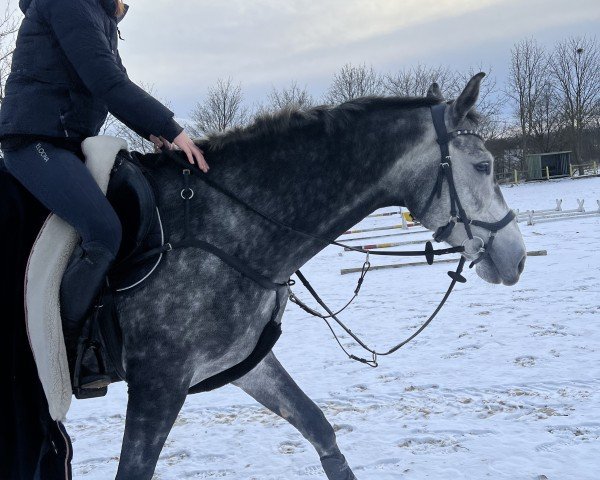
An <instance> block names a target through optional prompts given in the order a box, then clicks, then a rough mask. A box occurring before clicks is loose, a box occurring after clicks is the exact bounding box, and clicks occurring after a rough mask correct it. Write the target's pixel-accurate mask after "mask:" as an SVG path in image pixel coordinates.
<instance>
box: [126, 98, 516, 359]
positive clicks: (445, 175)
mask: <svg viewBox="0 0 600 480" xmlns="http://www.w3.org/2000/svg"><path fill="white" fill-rule="evenodd" d="M445 110H446V104H444V103H442V104H439V105H434V106H432V107H431V115H432V120H433V124H434V127H435V130H436V134H437V142H438V144H439V146H440V153H441V161H440V167H439V171H438V177H437V179H436V183H435V186H434V189H433V191H432V192H431V194H430V196H429V198H428V200H427V202H426V204H425V207H424V208H423V210H422V212H421V215H425V214H426V213H427V211H428V210H429V208H430V207H431V205H432V203H433V201H434V198H436V197H437V198H440V197H441V194H442V186H443V182H444V180H446V181H447V182H448V187H449V193H450V220H449V222H448V224H446V225H445V226H442V227H440V228H438V229H437V231H436V232H435V234H434V237H433V238H434V240H435V241H436V242H441V241H443V240H445V239H446V238H448V237H449V236H450V234H451V233H452V230H453V228H454V226H455V225H456V223H458V222H461V223H463V224H464V226H465V230H466V232H467V236H468V238H469V240H470V241H473V240H474V239H475V238H477V239H478V241H479V242H480V243H481V245H480V246H479V247H478V248H477V251H476V252H474V253H476V254H477V257H476V258H475V260H473V261H472V263H471V265H470V267H473V266H474V265H475V264H476V263H478V262H479V261H481V260H482V259H483V258H484V256H485V255H488V252H487V250H489V248H490V247H491V245H492V242H493V240H494V237H495V234H496V233H497V232H498V231H499V230H500V229H502V228H504V227H505V226H507V225H508V224H509V223H510V222H511V221H512V220H513V219H514V218H515V214H514V212H512V211H509V212H508V213H507V214H506V216H505V217H504V218H503V219H502V220H500V221H498V222H494V223H489V222H483V221H479V220H472V219H470V218H469V217H468V216H467V214H466V212H465V210H464V209H463V207H462V204H461V202H460V199H459V197H458V193H457V191H456V187H455V185H454V178H453V175H452V163H451V157H450V153H449V142H450V141H451V140H452V139H453V138H456V137H457V136H459V135H474V136H477V137H479V138H481V136H480V135H479V134H478V133H477V132H476V131H474V130H456V131H452V132H448V131H447V129H446V125H445V121H444V116H445ZM163 154H164V155H166V156H167V157H170V158H171V159H173V160H174V161H176V162H177V163H180V164H183V163H184V160H183V159H182V158H181V157H180V156H178V155H176V154H175V153H174V152H171V151H165V152H163ZM191 173H192V171H191V170H190V169H189V168H185V169H184V170H183V176H184V188H183V189H182V190H181V198H182V199H183V200H184V202H185V210H184V213H185V226H184V239H183V240H182V241H180V242H176V243H169V242H167V243H165V244H164V245H163V246H162V247H159V248H155V249H152V250H150V251H148V252H145V253H143V254H141V255H139V256H138V257H137V258H135V259H133V260H132V262H131V263H139V262H141V261H143V260H146V259H148V258H150V257H152V256H154V255H158V254H160V253H166V252H169V251H171V250H174V249H178V248H189V247H194V248H200V249H202V250H205V251H208V252H209V253H211V254H213V255H215V256H217V257H219V258H220V259H221V260H223V261H224V262H225V263H227V264H228V265H229V266H231V267H232V268H234V269H236V270H238V271H239V272H240V273H242V274H243V275H245V276H246V277H248V278H250V279H251V280H253V281H254V282H256V283H257V284H259V285H260V286H262V287H263V288H265V289H268V290H274V291H276V292H279V291H280V290H281V289H282V288H284V287H285V288H287V293H288V298H289V300H290V301H291V302H292V303H295V304H296V305H298V306H299V307H300V308H302V309H303V310H304V311H305V312H307V313H309V314H310V315H312V316H315V317H318V318H321V319H322V320H324V321H325V323H326V324H327V326H328V327H329V329H330V330H331V332H332V334H333V336H334V338H335V340H336V342H337V343H338V345H339V347H340V348H341V349H342V351H343V352H344V353H345V354H346V355H347V356H348V358H350V359H351V360H356V361H358V362H361V363H364V364H366V365H369V366H371V367H377V366H378V363H377V359H378V357H380V356H386V355H391V354H392V353H394V352H396V351H397V350H399V349H400V348H402V347H403V346H404V345H406V344H407V343H409V342H410V341H411V340H413V339H414V338H415V337H416V336H417V335H419V334H420V333H421V332H422V331H423V330H424V329H425V328H426V327H427V326H428V325H429V324H430V323H431V321H432V320H433V319H434V318H435V317H436V316H437V314H438V313H439V311H440V310H441V309H442V307H443V306H444V304H445V303H446V300H447V299H448V297H449V296H450V294H451V293H452V290H453V289H454V286H455V285H456V283H457V282H458V283H465V282H466V281H467V280H466V279H465V277H464V276H463V275H462V271H463V268H464V265H465V262H466V258H465V254H469V255H470V254H471V252H465V246H464V245H462V246H458V247H450V248H443V249H434V248H433V245H432V243H431V242H430V241H428V242H427V243H426V244H425V248H424V250H407V251H385V252H377V251H370V250H365V249H364V248H361V247H355V246H350V245H346V244H344V243H342V242H338V241H337V240H336V239H332V238H326V237H321V236H319V235H315V234H313V233H310V232H305V231H303V230H299V229H297V228H294V227H292V226H290V225H288V224H286V223H284V222H282V221H280V220H277V219H275V218H273V217H271V216H270V215H268V214H267V213H265V212H263V211H262V210H260V209H259V208H257V207H254V206H252V205H250V204H248V203H247V202H246V201H245V200H243V199H241V198H240V197H238V196H237V195H236V194H235V193H233V192H231V191H230V190H228V189H227V188H225V187H223V186H222V185H220V184H218V183H216V182H214V181H213V180H211V179H210V178H208V176H207V175H206V174H201V173H200V172H199V171H195V170H194V171H193V173H194V175H196V176H197V178H199V179H200V180H202V181H203V182H204V183H206V184H207V185H208V186H210V187H211V188H213V189H214V190H216V191H218V192H220V193H221V194H223V195H224V196H226V197H228V198H230V199H232V200H234V201H235V202H236V203H238V204H240V205H241V206H243V207H244V208H246V209H247V210H249V211H251V212H252V213H254V214H255V215H257V216H259V217H261V218H263V219H264V220H266V221H268V222H269V223H271V224H274V225H276V226H278V227H280V228H282V229H285V230H288V231H290V232H294V233H295V234H298V235H301V236H304V237H306V238H310V239H312V240H316V241H319V242H322V243H325V244H328V245H336V246H338V247H342V248H345V249H346V250H350V251H354V252H359V253H364V254H366V260H365V262H364V264H363V268H362V272H361V275H360V278H359V279H358V282H357V286H356V288H355V290H354V296H353V297H352V298H351V299H350V301H349V302H348V303H346V305H345V306H344V307H343V308H341V309H340V310H338V311H337V312H333V311H332V310H331V309H330V308H329V307H328V306H327V304H326V303H325V302H324V301H323V300H322V299H321V297H320V296H319V295H318V293H317V292H316V291H315V289H314V288H313V287H312V285H311V284H310V282H309V281H308V280H307V279H306V277H305V276H304V275H303V274H302V272H301V271H300V270H297V271H296V272H295V274H296V276H297V277H298V279H299V280H300V281H301V282H302V284H303V285H304V287H305V288H306V289H307V290H308V292H309V293H310V294H311V296H312V297H313V298H314V299H315V300H316V301H317V303H318V304H319V305H320V306H321V307H322V308H323V309H324V310H325V311H326V312H327V315H324V314H322V313H320V312H318V311H316V310H314V309H312V308H311V307H309V306H308V305H306V303H304V302H303V301H302V300H300V299H299V298H298V297H297V296H296V295H295V294H294V292H293V291H292V289H291V287H292V286H293V285H295V281H294V280H292V279H288V281H286V282H284V283H275V282H273V281H272V280H270V279H268V278H267V277H265V276H264V275H262V274H260V273H258V272H255V271H254V270H252V269H250V268H249V267H248V266H246V265H245V264H244V263H243V262H242V261H241V260H239V259H237V258H236V257H233V256H231V255H229V254H228V253H226V252H224V251H223V250H221V249H219V248H218V247H216V246H214V245H211V244H209V243H207V242H204V241H202V240H198V239H191V238H189V237H188V234H189V200H191V198H192V197H193V196H194V191H193V189H192V188H191V187H190V186H189V176H190V174H191ZM471 225H474V226H478V227H481V228H484V229H486V230H488V231H489V232H490V236H489V239H488V242H487V244H486V243H485V242H484V241H483V240H482V239H481V238H479V237H474V236H473V234H472V231H471ZM451 253H463V255H462V256H461V258H460V259H459V261H458V265H457V267H456V270H455V271H449V272H448V275H449V276H450V278H451V282H450V285H449V286H448V289H447V290H446V293H445V294H444V296H443V298H442V300H441V301H440V303H439V304H438V306H437V308H436V309H435V310H434V311H433V313H432V314H431V315H430V316H429V318H428V319H427V320H426V321H425V322H424V323H423V324H422V325H421V326H420V327H419V328H418V329H417V330H416V331H415V332H414V333H413V334H412V335H411V336H409V337H408V338H406V339H405V340H403V341H402V342H400V343H398V344H397V345H396V346H394V347H392V348H390V349H389V350H387V351H384V352H378V351H376V350H375V349H372V348H370V347H369V346H368V345H367V344H366V343H364V342H363V341H362V340H361V339H360V338H359V337H358V336H357V335H356V334H354V333H353V332H352V330H351V329H350V328H348V327H347V326H346V325H345V324H344V323H343V322H342V321H341V320H340V319H339V318H338V314H339V313H341V312H342V311H344V310H345V309H346V308H347V307H348V306H349V305H350V304H351V303H352V302H353V301H354V300H355V299H356V297H357V296H358V294H359V292H360V289H361V287H362V284H363V281H364V279H365V277H366V274H367V273H368V271H369V269H370V267H371V263H370V261H369V256H370V255H381V256H395V257H409V256H424V257H425V259H426V261H427V263H428V264H429V265H431V264H432V263H433V261H434V258H435V256H438V255H447V254H451ZM279 310H280V301H279V294H278V295H277V305H276V307H275V312H274V315H273V316H272V319H273V318H274V316H275V315H276V314H277V313H278V312H279ZM329 319H332V320H334V321H335V322H336V323H337V324H338V325H339V327H340V328H342V330H344V331H345V332H346V333H347V334H348V335H350V337H352V339H354V340H355V341H356V342H357V343H358V345H360V347H361V348H363V349H364V350H365V351H367V352H368V353H370V354H371V357H372V358H371V359H365V358H362V357H358V356H356V355H353V354H351V353H349V352H348V351H347V350H346V348H344V346H343V345H342V343H341V342H340V339H339V338H338V335H337V334H336V332H335V331H334V329H333V327H332V326H331V324H330V322H329Z"/></svg>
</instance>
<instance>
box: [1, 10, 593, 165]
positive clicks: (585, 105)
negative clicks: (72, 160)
mask: <svg viewBox="0 0 600 480" xmlns="http://www.w3.org/2000/svg"><path fill="white" fill-rule="evenodd" d="M18 18H20V17H19V16H18V15H17V12H16V9H14V8H11V3H10V2H8V3H7V5H6V7H5V10H4V11H2V12H0V102H1V101H2V98H3V96H4V85H5V81H6V77H7V75H8V72H9V70H10V60H11V54H12V49H13V48H14V38H15V33H16V30H17V27H18ZM479 70H482V66H481V65H478V66H477V68H471V69H469V71H466V72H465V71H463V72H458V71H456V70H454V69H452V68H450V67H448V66H441V65H435V66H430V65H423V64H417V65H414V66H407V67H404V68H401V69H399V70H397V71H394V72H385V73H384V72H378V71H376V70H375V69H374V68H373V66H370V65H367V64H359V65H355V64H352V63H347V64H345V65H343V66H342V67H341V68H340V69H339V70H338V71H336V72H335V73H334V74H333V76H332V78H331V81H330V84H329V86H328V88H327V90H326V91H325V92H324V93H323V95H322V96H321V97H315V96H314V95H313V94H312V93H311V92H310V90H309V88H308V86H306V85H300V84H299V83H298V82H297V81H291V82H290V83H289V84H288V86H286V87H283V88H275V87H272V88H271V90H270V91H268V92H265V97H264V101H263V102H261V103H260V104H255V105H249V104H248V102H247V101H246V98H245V95H244V91H243V88H242V84H241V82H240V81H238V80H234V79H231V78H221V79H217V81H216V82H215V83H214V85H212V86H211V87H209V88H208V89H207V91H206V93H205V95H204V98H203V99H202V100H201V101H199V102H198V103H197V104H196V105H195V106H194V108H193V109H192V111H190V112H189V114H188V115H189V121H188V122H187V125H186V128H187V129H188V130H189V132H190V133H191V134H192V135H194V136H197V137H200V136H204V135H209V134H211V133H215V132H223V131H225V130H227V129H230V128H235V127H241V126H244V125H246V124H248V123H249V122H251V121H252V120H253V119H254V118H255V117H256V116H257V115H263V114H265V113H272V112H275V111H277V110H281V109H308V108H311V107H313V106H315V105H318V104H325V105H336V104H340V103H343V102H345V101H348V100H352V99H355V98H359V97H364V96H382V95H390V96H424V95H425V94H426V92H427V89H428V88H429V86H430V85H431V84H432V83H433V82H437V83H438V84H439V85H440V87H441V89H442V92H444V94H445V96H446V98H448V99H451V98H455V97H456V96H457V95H458V94H459V93H460V91H461V90H462V88H463V87H464V85H465V84H466V82H467V80H468V79H469V78H470V77H471V76H472V74H474V73H476V72H477V71H479ZM483 70H484V71H487V73H488V77H487V78H486V80H485V82H484V83H483V85H482V91H481V95H480V99H479V104H478V106H477V109H478V112H479V113H480V114H481V118H482V120H481V125H480V129H481V130H482V132H483V133H484V136H485V138H486V140H487V146H488V148H489V149H490V151H491V152H492V153H493V155H494V157H495V158H496V170H497V172H505V171H512V170H513V169H518V170H524V169H525V158H526V156H527V155H528V154H530V153H546V152H552V151H571V152H572V162H573V163H575V164H583V163H588V162H592V161H598V160H599V159H600V44H599V42H598V40H597V38H596V37H590V36H579V37H577V36H574V37H568V38H565V39H563V40H560V41H558V42H556V44H555V45H554V46H553V48H551V49H548V48H546V47H544V46H543V45H541V44H540V43H539V42H537V41H536V40H535V39H534V38H527V39H523V40H521V41H519V42H517V43H515V44H514V45H513V47H512V48H511V51H510V65H509V68H508V75H507V77H506V78H505V79H504V81H502V82H501V83H499V82H498V81H497V79H496V78H495V77H494V75H493V74H492V75H489V73H490V71H491V70H492V69H491V68H490V67H488V68H483ZM142 86H143V87H144V88H145V89H146V90H148V91H150V93H152V90H153V88H152V86H151V85H147V84H142ZM163 101H164V100H163ZM164 103H166V104H167V105H168V104H169V102H168V101H164ZM102 133H105V134H113V135H117V136H120V137H124V138H125V139H126V140H127V141H128V142H129V144H130V147H131V148H132V149H136V150H139V151H144V152H147V151H150V150H152V148H153V146H152V144H151V143H150V142H148V141H146V140H144V139H142V138H140V137H138V136H137V135H136V134H135V133H133V132H132V131H130V130H129V129H128V128H127V127H125V126H124V125H123V124H121V123H120V122H119V121H118V120H116V119H115V118H114V117H111V116H109V118H108V119H107V122H106V124H105V125H104V127H103V130H102Z"/></svg>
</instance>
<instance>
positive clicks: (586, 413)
mask: <svg viewBox="0 0 600 480" xmlns="http://www.w3.org/2000/svg"><path fill="white" fill-rule="evenodd" d="M503 192H504V195H505V197H506V200H507V202H508V204H509V205H510V206H511V207H512V208H518V209H520V210H527V209H532V208H533V209H546V208H553V207H554V205H555V202H554V199H555V198H562V199H563V200H564V202H563V209H571V208H576V206H577V205H576V198H584V199H585V200H586V207H587V209H588V210H593V209H595V208H597V205H596V199H600V178H592V179H584V180H576V181H574V180H569V179H566V180H561V181H551V182H545V183H534V184H528V185H520V186H515V187H506V188H503ZM397 218H398V217H387V218H385V217H384V218H381V219H372V218H371V219H366V220H365V221H364V222H363V223H362V224H361V225H367V226H371V225H388V224H392V223H396V222H397ZM521 230H522V232H523V235H524V237H525V242H526V245H527V248H528V250H541V249H546V250H548V256H546V257H532V258H529V259H528V261H527V265H526V268H525V272H524V275H523V277H522V279H521V281H520V282H519V283H518V284H517V285H515V286H514V287H503V286H495V285H488V284H486V283H484V282H483V281H482V280H481V279H479V278H478V277H477V276H476V274H475V273H474V272H473V271H468V272H467V278H468V280H469V281H468V283H467V284H466V285H459V286H458V287H457V289H456V291H455V293H454V294H453V295H452V296H451V298H450V300H449V302H448V304H447V305H446V307H445V308H444V309H443V310H442V312H441V314H440V315H439V316H438V318H436V320H435V321H434V322H433V323H432V325H431V326H430V327H429V328H428V329H427V330H425V332H424V333H423V334H422V335H421V336H419V337H418V338H417V339H416V340H415V341H414V342H412V343H411V344H410V345H408V346H406V347H405V348H404V349H402V350H400V351H399V352H398V353H397V354H395V355H394V356H392V357H387V358H382V359H381V366H380V367H379V368H377V369H371V368H369V367H366V366H363V365H361V364H357V363H355V362H351V361H349V360H347V359H346V358H345V356H344V355H343V354H342V353H341V351H339V350H338V348H337V346H336V345H335V343H334V341H333V340H332V338H331V335H330V333H329V332H328V330H327V329H326V327H325V326H324V324H322V323H320V321H318V320H316V319H312V318H309V317H308V316H307V315H306V314H305V313H304V312H302V311H300V310H299V309H298V308H296V307H295V306H294V305H290V306H288V310H287V312H286V315H285V316H284V323H283V329H284V334H283V336H282V338H281V340H280V341H279V343H278V344H277V346H276V348H275V351H276V354H277V355H278V357H279V358H280V360H281V361H282V363H283V364H284V365H285V366H286V368H287V369H288V371H289V372H290V373H291V374H292V376H293V377H294V378H295V379H296V381H297V382H298V383H299V384H300V386H301V387H302V388H303V389H304V391H305V392H307V394H308V395H309V396H310V397H311V398H312V399H313V400H315V401H316V402H317V403H318V404H319V405H320V407H321V408H322V409H323V411H324V412H325V415H326V416H327V418H328V419H329V420H330V422H331V423H332V424H333V425H334V426H335V429H336V430H337V435H338V443H339V445H340V448H341V449H342V451H343V452H344V453H345V455H346V457H347V459H348V462H349V463H350V465H351V466H352V467H353V469H354V471H355V473H356V475H357V476H358V478H359V479H361V480H371V479H374V480H375V479H377V480H378V479H381V480H391V479H406V480H409V479H410V480H417V479H418V480H421V479H441V480H446V479H453V480H457V479H483V478H494V479H526V480H536V479H546V478H547V479H548V480H564V479H577V480H595V479H598V478H600V473H598V472H599V470H600V322H599V320H600V254H599V252H598V247H599V241H600V216H598V217H591V218H586V219H576V220H566V221H558V222H551V223H544V224H539V225H534V226H526V225H523V224H522V226H521ZM383 233H386V232H383ZM410 237H413V238H411V239H415V238H424V236H422V235H421V236H419V235H414V236H413V235H411V236H410ZM406 239H407V237H404V238H402V237H401V236H398V237H397V238H393V237H391V238H386V239H385V241H394V240H406ZM359 243H365V242H359ZM366 243H371V242H370V241H369V242H366ZM362 261H363V257H362V256H361V255H358V254H354V253H349V252H347V253H340V251H339V249H337V248H328V249H327V250H325V251H324V252H322V253H321V254H320V255H319V256H318V257H316V258H315V259H314V260H313V261H311V262H310V263H309V264H308V265H307V266H306V267H305V269H304V270H305V272H304V273H305V274H306V275H307V277H308V278H309V279H311V280H312V281H313V282H314V284H315V285H316V287H317V288H318V290H319V292H321V293H322V296H323V297H324V298H325V299H326V300H327V301H328V302H330V304H331V305H332V306H340V305H342V304H343V303H345V301H346V300H347V299H348V298H349V297H350V295H351V292H352V290H353V289H354V286H355V282H356V276H355V275H343V276H342V275H340V274H339V270H340V269H341V268H347V267H356V266H360V265H361V263H362ZM387 261H388V262H389V259H388V260H387ZM407 261H414V259H413V260H407ZM373 263H374V264H378V263H386V260H385V259H384V260H381V259H374V260H373ZM448 269H449V265H447V264H446V265H433V266H431V267H412V268H406V269H395V270H384V271H373V272H370V273H369V275H368V277H367V280H366V281H365V285H364V287H363V290H362V292H361V295H360V298H359V301H358V303H356V305H354V306H352V307H351V308H349V309H348V311H347V312H346V314H345V315H344V316H343V318H344V319H345V320H346V321H347V323H348V324H349V325H350V326H351V327H352V329H353V330H354V331H355V332H357V333H359V334H361V335H362V336H364V337H366V339H368V342H369V343H370V344H372V345H375V346H377V347H378V348H380V349H383V348H385V347H389V346H391V345H392V344H393V343H394V342H395V341H398V340H400V339H403V338H404V337H406V336H407V335H408V334H409V333H410V332H411V331H412V330H413V329H415V328H416V327H417V326H418V325H419V324H420V322H422V321H423V319H425V318H426V317H427V316H428V315H429V314H430V313H431V311H432V309H433V308H434V307H435V305H437V302H438V301H439V299H440V298H441V296H442V295H443V292H444V291H445V289H446V287H447V284H448V278H447V276H446V275H445V272H446V271H447V270H448ZM297 292H298V294H299V295H300V296H301V297H303V298H305V299H307V295H306V292H304V291H303V290H302V289H301V288H297ZM343 342H344V344H345V345H349V346H352V342H351V341H350V340H349V339H348V337H343ZM355 351H357V350H355ZM125 407H126V386H125V385H123V384H118V385H113V386H112V387H111V388H110V393H109V395H108V396H107V397H105V398H103V399H97V400H86V401H76V402H75V403H74V405H73V407H72V410H71V412H70V415H69V421H68V422H67V428H68V430H69V432H70V433H71V434H72V436H73V440H74V449H75V457H74V461H73V465H74V473H75V478H85V479H90V480H91V479H102V480H104V479H109V478H113V477H114V475H115V473H116V468H117V462H118V456H119V451H120V443H121V437H122V434H123V426H124V416H125ZM307 477H308V478H324V474H323V472H322V470H321V468H320V465H319V461H318V458H317V455H316V453H315V451H314V450H313V448H312V447H311V445H310V444H309V443H308V442H306V441H305V440H304V439H303V438H302V437H301V436H300V434H299V433H298V432H297V431H296V430H294V429H293V428H292V427H291V426H289V425H288V424H287V423H286V422H285V421H283V420H281V419H279V418H278V417H276V416H275V415H273V414H271V413H270V412H268V411H267V410H265V409H264V408H262V407H260V406H259V405H257V404H256V403H254V401H253V400H252V399H251V398H250V397H247V396H246V395H245V394H244V393H243V392H241V391H239V390H238V389H236V388H235V387H225V388H223V389H221V390H218V391H216V392H211V393H208V394H200V395H194V396H190V397H189V398H188V400H187V402H186V404H185V406H184V408H183V410H182V412H181V415H180V417H179V419H178V421H177V424H176V425H175V427H174V429H173V431H172V432H171V435H170V437H169V439H168V441H167V444H166V446H165V448H164V450H163V453H162V455H161V459H160V463H159V465H158V467H157V472H156V477H155V478H156V479H183V478H225V479H232V480H233V479H243V480H245V479H255V480H279V479H287V480H293V479H296V480H299V479H303V478H307Z"/></svg>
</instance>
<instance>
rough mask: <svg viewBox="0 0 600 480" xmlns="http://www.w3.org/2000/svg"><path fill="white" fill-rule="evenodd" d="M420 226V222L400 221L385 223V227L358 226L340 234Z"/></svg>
mask: <svg viewBox="0 0 600 480" xmlns="http://www.w3.org/2000/svg"><path fill="white" fill-rule="evenodd" d="M418 226H420V224H418V223H415V222H406V223H404V222H402V223H401V224H399V225H387V226H385V227H373V228H360V229H358V230H348V231H347V232H344V233H343V234H342V235H354V234H357V233H367V232H380V231H382V230H398V229H403V230H406V229H407V228H412V227H418Z"/></svg>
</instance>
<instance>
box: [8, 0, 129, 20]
mask: <svg viewBox="0 0 600 480" xmlns="http://www.w3.org/2000/svg"><path fill="white" fill-rule="evenodd" d="M31 2H33V0H19V8H20V9H21V11H22V12H23V13H26V12H27V9H28V8H29V5H31ZM100 4H101V5H102V7H103V8H104V10H106V13H107V14H108V15H109V16H111V17H112V16H114V15H115V1H114V0H100ZM127 10H129V5H125V12H124V13H123V15H122V16H121V17H119V18H117V21H121V20H122V19H123V17H124V16H125V14H126V13H127Z"/></svg>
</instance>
